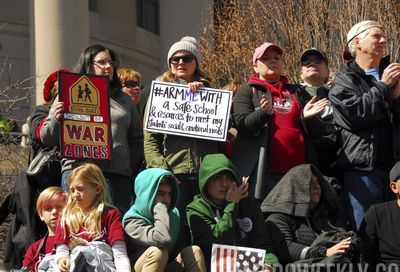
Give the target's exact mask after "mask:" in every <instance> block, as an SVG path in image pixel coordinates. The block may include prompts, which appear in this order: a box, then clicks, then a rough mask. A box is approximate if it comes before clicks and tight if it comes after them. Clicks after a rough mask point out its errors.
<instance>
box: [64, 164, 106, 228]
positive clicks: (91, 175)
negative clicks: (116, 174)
mask: <svg viewBox="0 0 400 272" xmlns="http://www.w3.org/2000/svg"><path fill="white" fill-rule="evenodd" d="M75 179H80V180H82V181H84V182H86V183H89V185H90V186H93V187H95V186H99V187H100V189H101V190H100V193H99V194H98V195H97V196H96V198H95V201H94V202H93V204H92V208H91V210H90V212H89V214H88V215H87V216H85V215H84V214H83V212H82V211H81V209H80V208H79V207H78V206H77V205H76V203H75V201H74V199H73V197H72V194H71V193H70V194H69V196H68V201H67V205H66V206H65V208H64V211H63V213H62V217H61V222H62V226H63V227H65V225H67V226H68V227H69V228H70V230H71V232H75V233H77V232H78V231H79V230H80V229H81V228H84V229H86V230H87V231H89V232H92V233H94V236H97V235H100V233H101V215H102V213H103V211H104V209H105V208H106V207H112V201H111V197H110V193H109V189H108V186H107V183H106V179H105V177H104V175H103V173H102V172H101V169H100V168H99V167H98V166H97V165H96V164H94V163H85V164H82V165H81V166H79V167H77V168H75V169H74V170H72V172H71V174H70V175H69V176H68V180H67V182H68V185H70V184H71V182H72V181H73V180H75ZM82 220H83V221H82ZM64 229H65V228H64ZM64 235H65V231H64Z"/></svg>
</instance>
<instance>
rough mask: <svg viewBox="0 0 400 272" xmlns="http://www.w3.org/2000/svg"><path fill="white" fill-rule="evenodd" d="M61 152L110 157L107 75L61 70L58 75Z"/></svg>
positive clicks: (70, 156) (65, 154) (64, 154)
mask: <svg viewBox="0 0 400 272" xmlns="http://www.w3.org/2000/svg"><path fill="white" fill-rule="evenodd" d="M58 82H59V88H58V92H59V96H60V101H62V102H64V115H63V118H61V155H62V156H63V157H65V158H85V159H100V160H108V159H110V158H111V152H110V146H111V136H110V135H111V133H110V127H109V120H110V114H109V98H108V95H107V88H108V78H106V77H100V76H89V75H82V74H73V73H66V72H61V73H60V74H59V78H58Z"/></svg>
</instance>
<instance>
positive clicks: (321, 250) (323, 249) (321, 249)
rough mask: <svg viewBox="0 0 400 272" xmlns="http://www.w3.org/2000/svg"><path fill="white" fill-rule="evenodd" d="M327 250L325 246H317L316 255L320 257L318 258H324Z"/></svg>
mask: <svg viewBox="0 0 400 272" xmlns="http://www.w3.org/2000/svg"><path fill="white" fill-rule="evenodd" d="M327 250H328V249H327V248H326V246H319V247H318V255H319V256H320V257H325V256H326V251H327Z"/></svg>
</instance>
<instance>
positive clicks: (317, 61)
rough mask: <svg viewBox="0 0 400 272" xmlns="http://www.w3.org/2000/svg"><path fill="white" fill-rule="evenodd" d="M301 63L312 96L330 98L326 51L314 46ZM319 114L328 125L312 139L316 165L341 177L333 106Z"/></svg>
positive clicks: (326, 173)
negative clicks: (319, 134) (337, 160)
mask: <svg viewBox="0 0 400 272" xmlns="http://www.w3.org/2000/svg"><path fill="white" fill-rule="evenodd" d="M300 64H301V68H300V69H301V70H300V77H301V80H302V83H301V85H302V86H303V88H304V89H305V90H306V91H307V92H308V93H309V94H310V97H313V96H316V97H317V98H318V100H320V99H323V98H328V95H329V89H330V87H329V86H328V85H327V81H328V78H329V74H330V71H329V63H328V58H327V57H326V55H325V53H324V52H322V51H321V50H319V49H317V48H314V47H313V48H310V49H307V50H305V51H304V52H303V53H302V54H301V57H300ZM319 116H320V117H321V120H322V121H323V122H324V123H325V124H326V127H325V132H324V134H323V135H322V137H320V138H316V139H310V143H311V144H312V146H313V148H314V150H315V152H316V155H317V158H316V161H315V165H316V166H317V167H318V169H319V170H320V171H321V172H322V173H324V174H325V175H328V176H332V177H333V176H334V177H337V178H339V175H338V174H339V173H338V171H336V169H335V168H334V163H335V160H336V152H337V147H336V135H335V129H334V127H333V124H332V122H333V107H332V106H331V105H328V106H326V107H325V109H324V110H323V111H322V112H321V113H320V114H319Z"/></svg>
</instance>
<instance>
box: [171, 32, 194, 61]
mask: <svg viewBox="0 0 400 272" xmlns="http://www.w3.org/2000/svg"><path fill="white" fill-rule="evenodd" d="M181 50H183V51H187V52H190V53H191V54H192V55H193V56H194V57H195V60H196V64H197V66H199V65H200V55H199V52H198V51H197V40H196V38H194V37H191V36H185V37H183V38H182V39H181V40H180V41H178V42H176V43H174V44H173V45H172V46H171V48H170V49H169V51H168V57H167V64H168V67H171V62H170V60H171V57H172V56H173V55H175V53H176V52H178V51H181Z"/></svg>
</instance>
